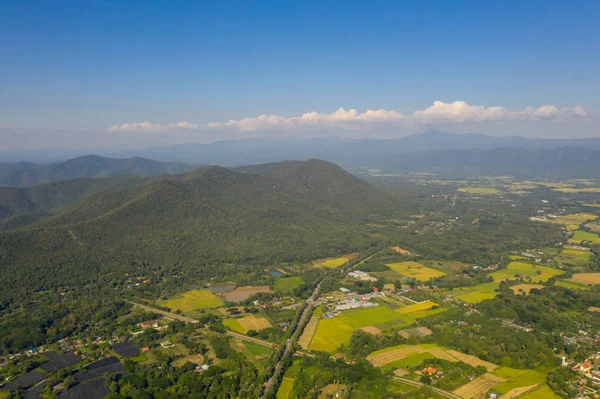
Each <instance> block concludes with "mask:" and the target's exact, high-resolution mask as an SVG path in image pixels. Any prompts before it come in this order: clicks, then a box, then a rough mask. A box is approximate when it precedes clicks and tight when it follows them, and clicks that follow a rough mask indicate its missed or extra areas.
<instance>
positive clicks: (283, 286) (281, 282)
mask: <svg viewBox="0 0 600 399" xmlns="http://www.w3.org/2000/svg"><path fill="white" fill-rule="evenodd" d="M302 284H304V280H302V278H301V277H280V278H278V279H276V280H275V284H274V285H273V289H274V290H275V291H277V292H290V291H292V290H294V289H296V288H298V287H300V286H301V285H302Z"/></svg>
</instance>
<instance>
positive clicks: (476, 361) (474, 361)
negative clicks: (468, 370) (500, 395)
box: [446, 349, 498, 371]
mask: <svg viewBox="0 0 600 399" xmlns="http://www.w3.org/2000/svg"><path fill="white" fill-rule="evenodd" d="M446 352H447V353H448V354H450V355H451V356H454V357H455V358H457V359H458V360H460V361H461V362H463V363H466V364H469V365H471V366H473V367H477V366H483V367H485V368H486V369H487V371H494V370H496V369H497V368H498V366H496V365H495V364H494V363H490V362H486V361H485V360H481V359H480V358H478V357H475V356H471V355H467V354H464V353H462V352H458V351H455V350H452V349H450V350H448V351H446Z"/></svg>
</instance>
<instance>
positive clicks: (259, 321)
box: [237, 314, 271, 331]
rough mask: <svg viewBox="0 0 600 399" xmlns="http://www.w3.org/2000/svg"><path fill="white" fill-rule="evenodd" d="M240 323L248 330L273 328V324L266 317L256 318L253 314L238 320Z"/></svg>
mask: <svg viewBox="0 0 600 399" xmlns="http://www.w3.org/2000/svg"><path fill="white" fill-rule="evenodd" d="M237 321H238V323H240V325H241V326H242V327H243V328H244V329H245V330H246V331H248V330H256V331H258V330H262V329H263V328H269V327H271V323H269V320H267V319H266V318H264V317H256V316H254V315H253V314H249V315H248V316H244V317H242V318H241V319H237Z"/></svg>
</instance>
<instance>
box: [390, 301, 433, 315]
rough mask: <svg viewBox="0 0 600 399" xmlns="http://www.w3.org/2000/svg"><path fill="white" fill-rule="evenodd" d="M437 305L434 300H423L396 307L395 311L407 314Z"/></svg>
mask: <svg viewBox="0 0 600 399" xmlns="http://www.w3.org/2000/svg"><path fill="white" fill-rule="evenodd" d="M434 306H437V304H436V303H435V302H431V301H425V302H421V303H415V304H414V305H408V306H405V307H403V308H400V309H396V312H398V313H400V314H408V313H412V312H417V311H420V310H427V309H431V308H432V307H434Z"/></svg>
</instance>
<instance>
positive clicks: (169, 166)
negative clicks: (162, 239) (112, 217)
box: [0, 155, 192, 187]
mask: <svg viewBox="0 0 600 399" xmlns="http://www.w3.org/2000/svg"><path fill="white" fill-rule="evenodd" d="M191 169H192V167H191V166H188V165H184V164H181V163H173V162H159V161H154V160H151V159H144V158H127V159H117V158H105V157H99V156H97V155H87V156H83V157H78V158H73V159H70V160H68V161H65V162H56V163H51V164H48V165H40V164H34V163H30V162H18V163H4V164H0V186H11V187H25V186H32V185H36V184H41V183H47V182H52V181H57V180H66V179H75V178H79V177H106V176H117V175H135V176H140V177H146V176H156V175H162V174H179V173H185V172H187V171H190V170H191Z"/></svg>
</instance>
